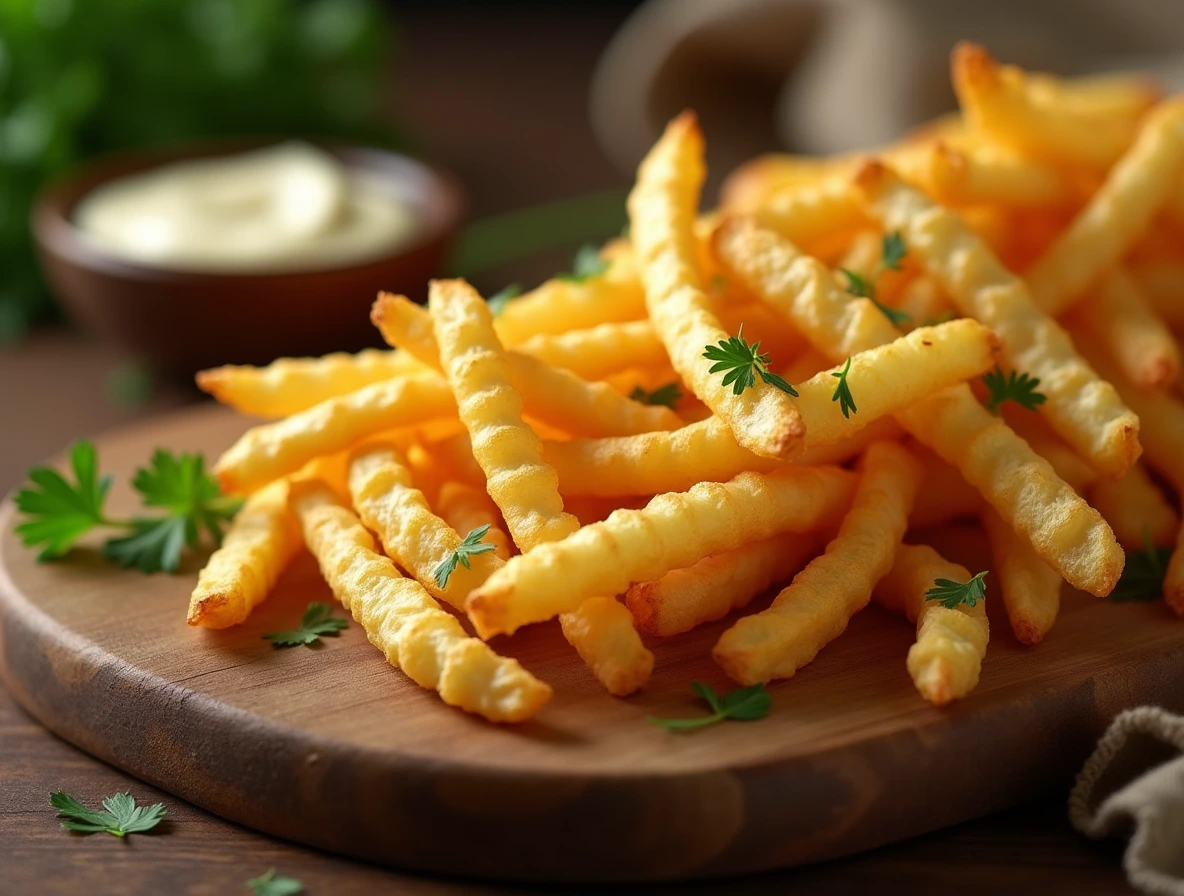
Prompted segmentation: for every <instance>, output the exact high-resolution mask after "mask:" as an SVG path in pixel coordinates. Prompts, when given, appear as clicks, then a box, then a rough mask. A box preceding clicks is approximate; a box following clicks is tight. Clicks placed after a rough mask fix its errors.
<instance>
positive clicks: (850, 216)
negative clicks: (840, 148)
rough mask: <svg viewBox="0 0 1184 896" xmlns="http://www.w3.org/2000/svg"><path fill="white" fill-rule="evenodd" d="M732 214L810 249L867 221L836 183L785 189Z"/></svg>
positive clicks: (843, 187) (847, 190) (843, 185)
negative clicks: (748, 218)
mask: <svg viewBox="0 0 1184 896" xmlns="http://www.w3.org/2000/svg"><path fill="white" fill-rule="evenodd" d="M732 210H734V211H738V212H743V211H747V212H749V213H750V214H752V215H753V216H754V217H755V218H756V219H757V220H758V221H760V222H761V224H762V226H764V227H768V228H769V229H770V230H775V231H777V232H778V233H780V234H782V235H783V236H784V237H785V238H786V239H788V240H791V241H792V242H794V243H799V244H801V245H803V246H811V247H815V246H817V245H818V244H820V243H821V242H822V241H823V240H825V239H826V238H827V237H833V236H834V235H835V234H846V233H854V232H856V231H858V230H859V229H860V228H862V227H866V226H867V218H866V217H865V216H864V214H863V210H862V209H861V208H860V207H859V203H858V202H857V201H856V199H855V196H854V195H853V194H852V192H851V186H850V184H849V183H847V182H844V181H841V180H837V179H829V180H826V181H822V182H820V183H816V184H803V185H794V186H791V187H787V188H785V189H783V190H779V191H776V192H774V193H773V194H772V195H770V196H769V197H768V199H767V200H766V201H765V202H764V203H762V204H761V205H759V206H757V207H755V208H752V209H745V208H743V207H742V206H741V207H735V208H733V209H732Z"/></svg>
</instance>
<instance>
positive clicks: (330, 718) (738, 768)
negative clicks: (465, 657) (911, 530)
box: [0, 408, 1184, 880]
mask: <svg viewBox="0 0 1184 896" xmlns="http://www.w3.org/2000/svg"><path fill="white" fill-rule="evenodd" d="M244 426H245V423H244V422H243V421H242V419H241V418H238V417H236V416H235V415H233V414H230V413H228V412H225V411H223V410H220V409H216V408H203V409H200V410H196V411H187V412H183V413H181V414H177V415H173V416H170V417H164V418H160V419H159V420H157V421H155V422H153V423H151V424H148V425H140V426H138V427H135V428H129V429H125V430H121V431H118V432H116V433H114V434H112V435H110V436H109V437H107V438H104V439H101V440H99V443H98V444H99V450H100V458H101V461H102V466H103V469H104V470H106V471H109V472H112V473H115V474H116V476H117V485H116V487H115V489H114V491H113V499H112V510H113V511H114V512H122V511H128V510H130V509H131V508H132V507H133V501H132V500H131V496H130V495H129V493H128V491H127V486H126V483H127V480H128V478H129V474H130V473H131V471H132V470H133V469H134V468H135V466H136V465H138V464H140V463H143V462H144V461H145V460H146V459H147V458H148V456H149V453H150V451H151V449H152V448H153V447H156V446H161V447H168V448H173V449H186V450H202V451H205V452H206V454H207V455H208V456H216V455H217V453H218V452H219V451H221V450H222V449H223V448H224V447H225V446H227V445H229V444H230V442H231V441H232V440H233V439H234V437H235V436H237V435H238V433H239V432H241V430H242V429H243V428H244ZM14 516H15V513H14V508H13V506H12V504H11V502H8V503H6V504H5V505H4V506H3V508H2V509H0V669H2V671H3V675H4V678H5V680H6V682H7V684H8V686H9V687H10V688H11V690H12V692H13V694H14V695H15V696H16V698H17V699H18V700H19V701H20V702H21V704H23V705H24V707H25V708H26V709H27V710H28V711H29V712H31V713H32V714H33V715H34V716H36V717H37V718H38V719H39V720H40V721H41V722H42V723H44V724H45V725H46V726H47V727H48V728H50V729H51V730H52V731H54V732H55V733H57V734H58V735H60V736H61V737H63V738H65V739H66V740H68V741H71V742H72V743H74V744H77V745H78V746H80V747H81V748H83V749H84V750H86V751H88V752H90V753H92V754H93V755H95V756H97V757H98V758H100V759H103V760H105V761H107V762H110V763H111V764H113V765H115V766H118V767H119V768H121V769H124V770H125V771H127V772H130V773H131V774H133V775H136V776H138V777H140V778H142V779H143V780H145V781H149V782H151V783H152V784H155V785H157V786H160V787H163V788H165V789H167V790H169V791H171V792H172V793H174V794H176V795H177V796H179V797H182V798H184V799H186V800H189V801H190V802H193V803H196V804H197V805H199V806H202V807H204V808H206V809H208V810H210V811H212V812H215V813H217V814H219V815H222V816H224V817H225V818H228V819H231V820H233V821H237V822H240V823H242V824H245V825H248V826H250V827H253V828H258V829H259V830H262V831H266V832H268V833H271V834H275V835H278V836H281V837H285V838H288V839H291V840H295V841H299V842H301V843H306V844H308V845H311V846H316V847H321V848H324V849H328V850H332V851H334V852H340V853H345V854H348V855H352V856H358V857H362V858H367V859H373V860H376V861H380V862H384V863H388V864H392V865H398V866H403V867H407V868H415V869H423V870H430V871H434V872H443V873H449V874H464V875H475V876H480V877H490V878H508V879H534V880H540V879H547V880H623V879H659V878H675V877H696V876H707V875H724V874H734V873H739V872H746V871H754V870H758V869H765V868H771V867H775V866H785V865H792V864H796V863H803V862H810V861H816V860H819V859H825V858H830V857H834V856H840V855H843V854H847V853H852V852H856V851H859V850H864V849H868V848H870V847H873V846H876V845H879V844H883V843H887V842H890V841H893V840H898V839H902V838H905V837H909V836H912V835H915V834H919V833H922V832H924V831H928V830H932V829H934V828H938V827H942V826H945V825H949V824H953V823H955V822H958V821H962V820H964V819H968V818H972V817H975V816H978V815H982V814H985V813H988V812H991V811H994V810H997V809H1000V808H1003V807H1006V806H1010V805H1014V804H1017V803H1020V802H1022V801H1026V800H1028V799H1031V798H1033V797H1035V796H1037V795H1040V794H1045V793H1048V792H1050V791H1056V790H1058V789H1062V790H1063V789H1065V788H1067V787H1068V784H1069V783H1070V781H1071V777H1072V775H1073V774H1074V773H1075V771H1076V770H1077V768H1078V767H1079V766H1080V764H1081V762H1082V761H1083V760H1084V758H1085V757H1086V755H1087V754H1088V752H1089V750H1090V748H1091V747H1092V744H1093V741H1094V739H1095V738H1096V737H1097V736H1098V734H1099V733H1100V732H1101V731H1102V730H1103V728H1104V727H1105V725H1106V723H1107V722H1108V721H1109V719H1110V718H1111V717H1112V716H1113V715H1114V714H1115V713H1116V712H1117V711H1119V710H1121V709H1123V708H1125V707H1129V706H1135V705H1138V704H1142V703H1158V704H1161V705H1165V706H1167V707H1169V708H1172V709H1175V710H1184V624H1182V623H1181V621H1180V620H1178V619H1176V618H1175V617H1173V616H1172V615H1171V614H1170V613H1169V612H1168V611H1167V610H1166V609H1165V608H1164V607H1163V605H1162V604H1158V603H1156V604H1113V603H1109V602H1107V601H1104V600H1097V599H1096V598H1091V597H1088V596H1086V595H1081V594H1076V593H1071V594H1066V597H1065V606H1064V610H1063V615H1062V618H1061V620H1060V621H1059V622H1058V624H1057V627H1056V629H1055V630H1054V631H1053V632H1052V634H1051V635H1050V636H1049V637H1048V639H1047V640H1046V641H1045V643H1044V644H1042V645H1041V646H1040V647H1039V648H1037V649H1035V650H1029V649H1025V648H1022V647H1020V646H1019V645H1018V644H1017V643H1016V642H1015V640H1014V639H1013V638H1012V637H1011V635H1010V632H1009V630H1008V629H1007V625H1006V621H1005V620H1002V619H999V618H994V619H993V632H994V637H993V640H992V642H991V647H990V652H989V654H988V657H987V662H986V664H985V668H984V672H983V680H982V683H981V685H980V686H979V688H978V690H977V691H976V692H975V693H974V694H973V695H972V696H971V697H970V698H969V699H967V700H965V701H963V702H962V703H959V704H957V705H955V706H953V707H951V708H949V709H947V710H944V711H941V710H937V709H934V708H932V707H930V706H928V705H927V704H925V703H924V702H923V701H922V700H921V699H920V698H919V697H918V696H917V694H916V692H915V691H914V690H913V687H912V684H911V682H910V680H909V678H908V675H907V674H906V672H905V667H904V656H905V653H906V651H907V650H908V647H909V645H910V643H911V642H912V639H913V633H912V631H911V630H910V627H909V626H907V625H905V624H903V623H902V622H901V621H899V620H896V619H893V618H891V617H889V616H887V615H886V614H884V613H882V612H881V611H879V610H878V609H877V608H875V607H872V608H869V609H868V610H866V611H864V612H863V613H861V614H859V616H857V617H856V618H855V620H854V621H853V622H852V624H851V627H850V628H849V630H848V631H847V633H846V634H845V635H844V636H843V637H842V638H841V639H839V640H838V641H837V642H835V643H834V644H832V645H831V646H829V647H827V648H826V649H825V650H824V651H823V652H822V654H821V655H820V656H819V658H818V659H817V660H816V661H815V662H814V663H813V664H811V665H810V666H809V667H807V668H806V669H805V670H803V671H802V672H801V673H799V674H798V675H797V677H796V678H794V679H792V680H790V681H786V682H781V683H778V684H776V685H773V686H772V687H771V692H772V694H773V710H772V712H771V713H770V715H769V717H768V718H767V719H765V720H762V721H759V722H749V723H725V724H720V725H716V726H713V727H710V728H706V729H702V730H700V731H697V732H694V733H690V734H681V735H679V734H670V733H667V732H666V731H663V730H661V729H659V728H657V727H655V726H653V725H650V724H648V723H647V722H646V721H645V716H646V714H650V713H652V714H655V715H664V716H690V715H695V714H698V713H700V712H701V711H702V707H701V706H700V705H697V704H696V701H695V699H694V698H693V696H692V694H691V691H690V686H689V685H690V682H691V681H692V680H702V681H706V682H710V683H711V684H712V685H714V686H715V687H717V688H720V689H725V688H727V687H728V682H727V680H726V679H725V678H724V676H723V675H722V673H721V672H720V671H719V670H718V669H717V668H715V667H714V665H713V664H712V662H711V660H710V657H709V651H710V647H711V645H712V644H713V643H714V641H715V639H716V638H717V637H718V635H719V633H720V632H721V631H722V630H723V629H724V628H725V627H726V626H727V625H728V621H727V620H725V621H723V622H721V623H719V624H716V625H711V626H706V627H704V628H702V629H700V630H697V631H695V632H692V633H689V634H687V635H684V636H682V637H678V638H674V639H671V640H668V641H662V642H658V643H656V644H654V645H652V646H653V648H654V650H655V653H656V654H657V668H656V670H655V673H654V678H653V682H652V684H651V685H650V687H649V688H647V689H646V691H645V692H644V693H642V694H639V695H636V696H634V697H632V698H630V699H627V700H618V699H614V698H612V697H609V696H608V695H606V694H605V693H604V692H603V691H602V690H601V688H600V686H599V685H598V684H597V683H596V682H595V681H594V680H593V679H592V677H591V676H590V674H589V673H588V672H587V670H586V669H585V668H584V666H583V664H582V663H581V662H580V660H579V659H578V658H576V657H575V655H574V654H573V652H572V651H571V650H570V649H569V648H568V647H567V645H566V644H565V643H564V642H563V640H562V639H561V637H559V635H558V633H557V631H556V630H555V629H554V627H551V626H535V627H533V628H531V629H528V630H525V631H523V632H521V633H519V634H518V635H516V636H515V637H514V638H512V639H508V640H506V639H503V640H499V641H498V642H497V646H498V648H499V650H502V651H504V652H506V653H509V654H512V655H514V656H516V657H518V658H519V659H520V660H521V661H522V662H523V663H525V664H526V665H527V666H528V667H529V668H530V669H532V670H533V671H535V672H536V673H537V674H539V675H540V676H542V677H544V678H545V679H547V680H548V681H549V682H551V684H552V685H553V686H554V687H555V691H556V694H555V698H554V700H553V701H552V703H551V704H550V705H548V707H547V708H546V709H545V710H544V711H543V712H542V714H540V716H539V717H538V718H537V719H536V720H535V721H533V722H531V723H528V724H526V725H521V726H518V727H497V726H494V725H490V724H487V723H485V722H482V721H481V720H479V719H476V718H473V717H471V716H466V715H465V714H463V713H460V712H458V711H455V710H452V709H449V708H448V707H445V706H444V705H443V704H441V703H440V702H439V701H438V700H437V699H436V697H435V696H434V695H433V694H431V693H429V692H426V691H423V690H421V689H420V688H418V687H416V686H415V685H413V684H411V683H410V682H408V681H407V680H406V679H404V678H403V676H402V675H401V673H399V672H398V671H397V670H395V669H393V668H391V667H390V666H388V665H387V664H386V662H385V661H384V660H383V658H382V656H381V655H380V654H379V653H378V651H377V650H375V649H374V648H373V647H371V646H370V645H369V644H368V643H367V641H366V638H365V636H364V634H363V632H362V630H361V628H360V627H359V626H358V625H357V624H353V625H351V626H350V628H349V629H348V630H347V631H345V632H344V633H343V634H342V636H341V637H340V638H330V639H326V640H325V642H324V646H322V647H320V648H316V649H310V648H304V647H301V648H294V649H288V650H277V649H273V648H272V647H271V646H270V645H269V643H268V642H266V641H264V640H263V639H262V637H261V635H262V633H263V632H267V631H274V630H277V629H282V628H289V627H292V625H293V624H294V623H296V622H297V621H298V619H299V616H300V613H301V611H302V609H303V608H304V606H305V605H306V604H307V603H308V602H309V601H310V600H329V599H331V598H330V595H329V592H328V590H327V589H326V588H325V586H324V585H323V584H322V582H321V581H320V578H319V575H318V573H317V570H316V567H315V564H314V563H313V562H312V561H311V558H309V557H307V556H304V557H302V558H301V559H300V560H298V561H297V562H296V563H295V565H294V566H293V567H292V568H291V569H290V570H289V572H288V573H287V574H286V575H285V576H284V578H283V579H282V581H281V582H280V584H279V586H278V588H277V589H276V591H275V593H274V594H273V595H272V596H271V597H270V598H269V599H268V601H267V602H266V603H264V604H263V605H262V606H261V607H260V608H259V609H258V610H257V611H256V613H255V615H254V616H253V617H252V618H251V619H250V620H249V621H248V622H247V623H246V624H245V625H243V626H241V627H239V628H237V629H234V630H230V631H226V632H207V631H194V630H192V629H190V628H188V627H187V626H186V624H185V609H186V604H187V601H188V595H189V591H190V590H191V588H192V586H193V582H194V576H195V574H196V571H197V569H198V568H199V567H200V561H201V559H203V558H194V559H193V562H190V563H188V564H187V565H186V567H185V568H184V569H183V570H182V571H181V572H180V573H179V574H177V575H174V576H166V575H158V576H151V577H149V576H143V575H140V574H139V573H136V572H126V571H121V570H118V569H115V568H113V567H112V566H110V565H109V564H107V563H105V562H104V561H103V560H102V559H101V558H99V557H98V555H97V552H96V551H95V550H94V547H93V546H92V547H90V548H86V547H84V548H81V549H79V550H76V551H75V552H74V553H72V554H71V555H70V557H69V558H68V559H66V560H65V561H63V562H59V563H55V564H49V565H39V564H37V563H36V562H35V560H34V555H33V553H32V552H30V551H28V550H26V549H25V548H23V547H22V546H21V545H20V544H19V542H18V541H17V539H16V538H15V536H14V535H13V534H12V526H13V524H14ZM956 535H957V532H956V531H955V530H950V532H947V533H945V535H943V538H945V539H946V540H947V541H949V542H950V543H949V544H943V545H939V547H940V548H944V549H945V550H947V551H948V552H950V553H951V554H954V555H957V554H959V553H961V554H962V557H963V559H965V561H966V562H967V563H968V565H970V566H972V567H973V568H976V569H977V568H982V564H983V561H982V558H981V556H980V557H974V556H973V555H974V554H975V553H976V552H979V551H981V546H980V545H977V544H975V543H974V542H973V541H971V540H967V539H966V538H965V537H953V536H956ZM968 553H969V554H970V555H972V556H969V557H968V556H966V555H967V554H968ZM66 783H67V782H63V785H65V784H66Z"/></svg>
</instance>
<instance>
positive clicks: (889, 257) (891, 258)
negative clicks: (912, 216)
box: [880, 230, 909, 271]
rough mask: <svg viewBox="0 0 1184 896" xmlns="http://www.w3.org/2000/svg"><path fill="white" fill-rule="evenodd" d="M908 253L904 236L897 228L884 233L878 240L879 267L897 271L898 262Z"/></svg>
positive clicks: (898, 267)
mask: <svg viewBox="0 0 1184 896" xmlns="http://www.w3.org/2000/svg"><path fill="white" fill-rule="evenodd" d="M908 253H909V250H908V248H906V246H905V244H904V236H903V235H902V234H901V232H900V231H899V230H894V231H892V232H891V233H886V234H884V239H883V240H881V241H880V267H881V268H883V269H884V270H886V271H899V270H900V263H901V262H902V261H904V257H905V256H906V255H908Z"/></svg>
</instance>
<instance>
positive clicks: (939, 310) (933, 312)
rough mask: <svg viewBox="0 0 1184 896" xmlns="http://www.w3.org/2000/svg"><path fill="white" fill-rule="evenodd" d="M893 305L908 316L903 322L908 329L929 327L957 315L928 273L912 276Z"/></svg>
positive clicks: (954, 317)
mask: <svg viewBox="0 0 1184 896" xmlns="http://www.w3.org/2000/svg"><path fill="white" fill-rule="evenodd" d="M893 307H894V308H896V310H897V311H903V312H904V313H905V314H907V315H908V316H909V319H908V321H907V322H906V323H905V327H906V328H909V329H913V328H916V327H929V326H933V324H935V323H940V322H941V321H943V320H954V319H956V318H957V317H959V315H958V313H957V312H956V311H955V310H954V306H953V305H952V304H951V303H950V300H949V299H948V298H946V294H945V293H944V292H942V290H941V287H940V286H938V284H937V281H936V280H934V279H933V278H932V277H930V276H929V275H928V274H921V275H920V276H919V277H914V278H913V279H912V280H910V281H909V282H908V283H907V284H905V287H904V289H902V290H901V291H900V296H899V297H898V298H897V300H896V302H895V304H894V305H893Z"/></svg>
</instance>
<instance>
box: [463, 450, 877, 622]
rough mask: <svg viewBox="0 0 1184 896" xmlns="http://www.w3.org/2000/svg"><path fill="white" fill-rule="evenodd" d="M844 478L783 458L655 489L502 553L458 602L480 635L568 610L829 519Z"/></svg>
mask: <svg viewBox="0 0 1184 896" xmlns="http://www.w3.org/2000/svg"><path fill="white" fill-rule="evenodd" d="M853 480H854V476H853V475H852V474H851V473H848V472H847V471H846V470H841V469H837V468H834V467H796V466H787V467H786V468H785V469H783V470H779V471H777V472H775V473H769V474H767V475H760V474H757V473H741V474H740V475H739V476H737V477H736V478H735V479H733V480H731V481H730V482H728V483H725V484H720V483H715V482H701V483H699V484H698V485H696V486H694V487H693V488H692V489H690V491H687V492H679V493H670V494H665V495H658V496H657V497H656V498H654V499H653V500H652V501H650V503H649V504H647V505H646V506H645V507H644V508H643V509H641V510H620V511H617V512H616V513H614V514H613V515H612V516H610V517H609V518H608V519H607V520H605V521H604V522H600V523H595V524H593V525H591V526H585V527H583V528H582V529H580V530H579V531H578V532H576V533H574V534H573V535H571V536H569V537H567V538H565V539H564V540H562V541H558V542H553V543H551V544H544V545H539V546H538V547H536V548H535V549H534V550H532V551H530V552H529V553H527V554H522V555H521V556H518V557H513V558H511V559H510V561H509V562H508V563H507V564H506V565H505V568H503V569H502V570H501V571H500V572H498V573H496V574H494V575H493V576H491V577H490V578H489V579H488V580H487V581H486V582H485V584H484V585H482V586H481V587H480V588H478V589H477V590H476V591H474V592H473V593H472V594H471V595H469V600H468V603H467V607H466V609H467V610H468V612H469V617H470V618H471V619H472V620H473V624H474V625H475V626H476V628H477V631H478V632H479V633H480V634H481V635H482V636H483V637H490V636H492V635H495V634H502V633H505V634H508V633H511V632H513V631H515V630H516V629H518V628H519V627H521V626H523V625H526V624H528V623H531V622H543V621H545V620H547V619H550V618H551V617H553V616H555V615H556V614H558V613H565V612H568V611H570V610H573V609H575V608H576V607H577V606H578V605H579V604H580V602H581V601H583V600H584V598H587V597H592V596H595V595H598V594H618V593H620V592H622V591H624V590H625V589H626V588H628V586H629V585H630V583H632V582H647V581H652V580H654V579H659V578H661V577H662V576H664V575H665V574H666V573H668V572H669V571H670V570H672V569H680V568H682V567H686V566H692V565H693V564H695V563H697V562H699V561H700V560H702V559H703V558H704V557H707V556H710V555H712V554H718V553H720V552H722V551H730V550H732V549H734V548H737V547H739V546H740V545H742V544H745V543H746V542H750V541H757V540H760V539H764V538H769V537H771V536H773V535H775V534H777V533H779V532H807V531H812V530H814V529H817V528H825V527H826V526H828V525H834V523H835V522H836V521H837V519H838V517H840V516H841V515H842V511H843V510H844V509H845V507H846V505H847V502H848V500H849V499H850V496H851V492H852V490H853V488H854V481H853Z"/></svg>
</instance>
